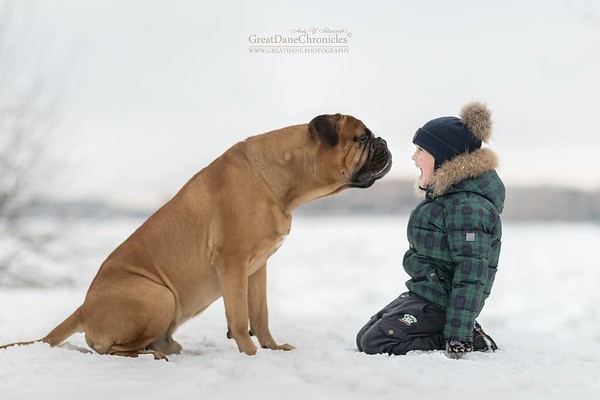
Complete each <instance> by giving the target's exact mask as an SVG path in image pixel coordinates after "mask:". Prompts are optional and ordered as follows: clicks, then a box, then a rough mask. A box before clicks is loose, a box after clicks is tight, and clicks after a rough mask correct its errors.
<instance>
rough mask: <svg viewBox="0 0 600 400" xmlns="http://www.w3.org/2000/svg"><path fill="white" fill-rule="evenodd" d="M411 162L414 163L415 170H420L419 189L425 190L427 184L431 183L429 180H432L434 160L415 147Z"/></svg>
mask: <svg viewBox="0 0 600 400" xmlns="http://www.w3.org/2000/svg"><path fill="white" fill-rule="evenodd" d="M412 160H413V161H414V162H415V165H416V166H417V168H419V169H420V170H421V176H420V177H419V187H420V188H421V189H425V188H427V186H428V185H429V182H431V178H433V171H434V167H435V159H434V158H433V156H432V155H431V154H429V153H428V152H426V151H425V150H423V149H422V148H420V147H419V146H417V150H416V151H415V154H413V155H412Z"/></svg>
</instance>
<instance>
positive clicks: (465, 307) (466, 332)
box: [444, 201, 494, 342]
mask: <svg viewBox="0 0 600 400" xmlns="http://www.w3.org/2000/svg"><path fill="white" fill-rule="evenodd" d="M446 211H447V214H446V216H445V227H446V234H447V239H448V247H449V250H450V255H451V257H452V261H453V268H454V274H453V276H452V287H451V290H450V296H449V298H448V308H447V311H446V326H445V327H444V336H445V337H446V339H455V340H460V341H463V342H472V341H473V326H474V323H475V318H476V317H477V316H478V315H479V312H480V311H481V309H482V308H483V303H484V301H485V296H484V287H485V286H486V284H487V280H488V266H489V260H490V254H491V246H492V243H491V242H492V237H491V231H492V228H493V221H494V216H493V214H492V213H491V212H490V210H488V209H487V208H486V207H485V206H484V205H483V204H481V203H479V202H477V201H463V202H460V203H458V204H456V205H454V206H452V207H450V208H449V209H447V210H446Z"/></svg>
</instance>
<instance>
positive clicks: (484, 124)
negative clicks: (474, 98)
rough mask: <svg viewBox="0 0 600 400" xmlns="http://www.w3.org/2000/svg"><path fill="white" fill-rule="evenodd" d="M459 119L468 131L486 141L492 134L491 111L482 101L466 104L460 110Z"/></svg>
mask: <svg viewBox="0 0 600 400" xmlns="http://www.w3.org/2000/svg"><path fill="white" fill-rule="evenodd" d="M460 119H461V121H462V122H463V124H465V126H466V127H467V129H468V130H469V132H471V133H472V134H473V136H475V137H476V138H478V139H479V140H481V141H483V142H484V143H487V142H488V141H489V140H490V138H491V136H492V112H491V111H490V109H489V108H487V106H486V105H485V104H483V103H479V102H474V103H469V104H466V105H465V106H464V107H463V108H462V110H461V111H460Z"/></svg>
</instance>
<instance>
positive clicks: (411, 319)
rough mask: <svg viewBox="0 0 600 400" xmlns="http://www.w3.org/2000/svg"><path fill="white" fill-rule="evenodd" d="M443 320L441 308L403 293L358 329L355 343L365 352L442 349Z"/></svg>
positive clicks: (397, 353) (403, 352)
mask: <svg viewBox="0 0 600 400" xmlns="http://www.w3.org/2000/svg"><path fill="white" fill-rule="evenodd" d="M445 323H446V311H445V310H444V309H443V308H442V307H440V306H438V305H437V304H434V303H431V302H429V301H427V300H425V299H424V298H422V297H419V296H417V295H415V294H413V293H410V292H406V293H403V294H401V295H400V296H399V297H398V298H397V299H396V300H394V301H392V302H391V303H390V304H388V305H387V306H385V308H384V309H383V310H381V311H379V312H378V313H377V314H375V315H374V316H373V317H371V320H370V321H369V322H367V324H366V325H365V326H364V327H363V328H362V329H361V330H360V331H359V332H358V335H357V337H356V344H357V346H358V350H359V351H363V352H365V353H367V354H380V353H387V354H390V355H391V354H396V355H400V354H406V353H407V352H409V351H411V350H443V349H444V348H445V341H444V334H443V330H444V325H445Z"/></svg>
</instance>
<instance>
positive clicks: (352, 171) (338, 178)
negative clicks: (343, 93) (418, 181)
mask: <svg viewBox="0 0 600 400" xmlns="http://www.w3.org/2000/svg"><path fill="white" fill-rule="evenodd" d="M308 130H309V132H310V133H311V134H312V135H314V136H315V137H316V138H318V139H319V140H320V142H321V143H320V153H321V154H320V156H319V160H320V162H321V163H322V164H324V165H322V166H321V168H323V169H326V170H327V173H326V175H327V176H328V177H329V178H330V179H333V180H334V181H335V182H338V183H339V184H340V187H339V189H338V190H336V191H339V190H342V189H344V188H347V187H358V188H367V187H369V186H371V185H373V183H375V181H376V180H378V179H380V178H382V177H383V176H384V175H385V174H387V173H388V172H389V171H390V169H391V168H392V154H391V153H390V151H389V150H388V147H387V143H386V142H385V140H383V139H382V138H380V137H376V136H375V135H374V134H373V133H372V132H371V131H370V130H369V128H367V127H366V126H365V124H363V123H362V122H361V121H360V120H358V119H356V118H354V117H353V116H350V115H341V114H333V115H319V116H318V117H315V118H313V120H312V121H310V123H309V124H308Z"/></svg>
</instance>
